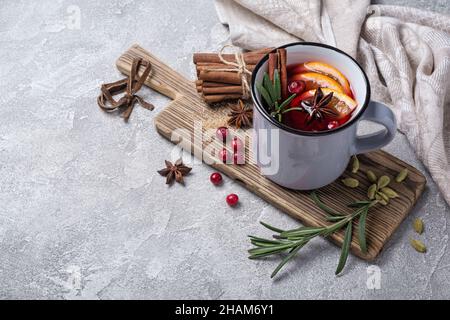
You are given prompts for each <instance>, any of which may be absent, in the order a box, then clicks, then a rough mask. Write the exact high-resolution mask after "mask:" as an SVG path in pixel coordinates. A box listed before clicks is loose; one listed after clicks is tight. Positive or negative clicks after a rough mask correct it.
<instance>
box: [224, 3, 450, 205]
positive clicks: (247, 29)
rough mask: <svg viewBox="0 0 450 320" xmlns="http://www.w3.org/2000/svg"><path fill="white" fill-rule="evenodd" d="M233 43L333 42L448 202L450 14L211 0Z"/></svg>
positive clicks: (253, 45) (358, 5) (362, 6)
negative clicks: (388, 111) (362, 75)
mask: <svg viewBox="0 0 450 320" xmlns="http://www.w3.org/2000/svg"><path fill="white" fill-rule="evenodd" d="M216 9H217V12H218V15H219V18H220V20H221V22H222V23H224V24H227V25H228V26H229V28H230V34H231V41H232V43H233V44H235V45H237V46H240V47H242V48H245V49H256V48H261V47H264V46H278V45H282V44H286V43H289V42H294V41H299V40H304V41H314V42H321V43H326V44H329V45H332V46H336V47H338V48H340V49H342V50H344V51H346V52H347V53H349V54H350V55H352V56H353V57H355V58H356V59H357V60H358V61H359V62H360V64H361V65H362V66H363V68H364V69H365V70H366V72H367V75H368V77H369V80H370V83H371V88H372V99H374V100H378V101H382V102H384V103H386V104H387V105H389V106H390V107H391V108H392V110H393V111H394V112H395V115H396V117H397V121H398V126H399V130H400V131H401V132H402V133H404V134H405V135H406V136H407V138H408V140H409V142H410V143H411V145H412V146H413V148H414V150H415V152H416V154H417V156H418V157H419V158H420V160H421V161H422V162H423V163H424V164H425V166H426V167H427V168H428V170H429V171H430V173H431V176H432V177H433V179H434V180H435V181H436V183H437V184H438V186H439V188H440V190H441V191H442V194H443V195H444V197H445V199H446V201H447V203H448V204H450V165H449V163H450V90H449V89H450V17H449V16H445V15H440V14H437V13H431V12H426V11H421V10H418V9H413V8H407V7H398V6H385V5H372V6H371V5H370V1H368V0H323V1H320V0H216Z"/></svg>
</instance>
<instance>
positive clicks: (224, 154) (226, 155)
mask: <svg viewBox="0 0 450 320" xmlns="http://www.w3.org/2000/svg"><path fill="white" fill-rule="evenodd" d="M219 158H220V160H222V162H223V163H227V160H228V159H229V158H230V155H229V153H228V151H227V149H225V148H223V149H222V150H220V152H219Z"/></svg>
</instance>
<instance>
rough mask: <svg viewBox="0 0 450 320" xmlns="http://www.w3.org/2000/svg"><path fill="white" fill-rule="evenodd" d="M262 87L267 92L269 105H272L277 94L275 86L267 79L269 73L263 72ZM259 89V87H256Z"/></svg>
mask: <svg viewBox="0 0 450 320" xmlns="http://www.w3.org/2000/svg"><path fill="white" fill-rule="evenodd" d="M263 87H264V89H266V91H267V92H268V93H269V96H270V99H271V101H272V103H271V104H270V106H273V103H274V102H275V101H277V95H276V93H275V87H274V85H273V83H272V81H270V79H269V75H268V74H267V72H266V73H264V77H263ZM258 90H259V88H258Z"/></svg>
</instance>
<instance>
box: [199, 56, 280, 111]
mask: <svg viewBox="0 0 450 320" xmlns="http://www.w3.org/2000/svg"><path fill="white" fill-rule="evenodd" d="M272 50H273V48H264V49H260V50H256V51H250V52H246V53H242V54H240V56H239V57H238V56H237V55H236V54H218V53H194V64H195V66H196V69H197V78H198V80H197V81H196V82H195V83H196V86H197V92H198V93H199V94H201V95H202V97H203V98H204V100H205V101H206V102H207V103H216V102H221V101H224V100H228V99H246V98H248V95H246V92H245V90H246V89H245V88H244V86H243V83H242V80H243V76H244V77H246V79H245V80H244V81H248V84H250V75H249V74H248V73H247V72H242V70H241V72H239V70H240V68H239V67H238V65H239V66H241V64H242V62H243V63H244V66H243V68H245V70H248V71H249V72H250V73H251V72H253V70H254V69H255V66H256V64H257V63H258V62H259V61H260V60H261V59H262V58H263V57H264V55H266V54H267V53H269V52H270V51H272ZM221 58H222V59H223V60H225V61H226V62H229V63H232V64H227V63H224V61H223V60H222V59H221ZM239 60H241V61H239ZM240 63H241V64H240Z"/></svg>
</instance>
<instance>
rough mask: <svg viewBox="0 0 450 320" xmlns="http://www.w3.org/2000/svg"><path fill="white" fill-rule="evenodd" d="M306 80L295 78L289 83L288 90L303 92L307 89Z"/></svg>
mask: <svg viewBox="0 0 450 320" xmlns="http://www.w3.org/2000/svg"><path fill="white" fill-rule="evenodd" d="M305 87H306V85H305V81H302V80H294V81H292V82H291V83H289V85H288V91H289V92H290V93H297V94H298V93H302V92H303V91H304V90H305Z"/></svg>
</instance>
